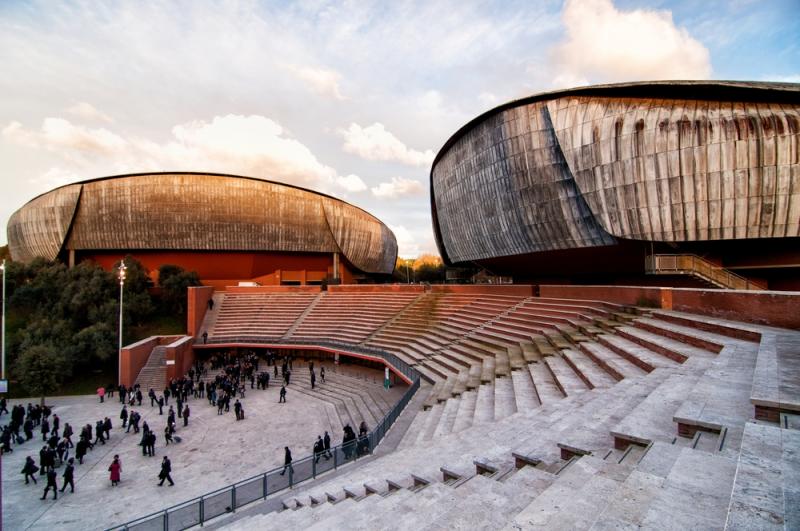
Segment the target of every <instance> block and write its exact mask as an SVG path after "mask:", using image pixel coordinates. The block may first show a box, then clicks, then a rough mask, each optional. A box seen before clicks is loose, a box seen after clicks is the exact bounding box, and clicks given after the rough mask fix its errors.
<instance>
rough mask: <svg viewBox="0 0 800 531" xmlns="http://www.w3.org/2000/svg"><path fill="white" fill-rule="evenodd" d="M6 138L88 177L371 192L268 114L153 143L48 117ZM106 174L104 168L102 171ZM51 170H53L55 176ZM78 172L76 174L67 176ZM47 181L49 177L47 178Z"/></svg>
mask: <svg viewBox="0 0 800 531" xmlns="http://www.w3.org/2000/svg"><path fill="white" fill-rule="evenodd" d="M2 134H3V137H4V138H6V139H8V140H11V141H13V142H15V143H17V144H21V145H25V146H28V147H33V148H41V149H46V150H48V151H51V152H57V153H58V154H60V155H61V156H62V158H63V159H65V160H67V161H69V162H71V163H72V164H73V166H74V168H75V169H76V170H79V171H80V172H81V173H84V174H86V173H87V172H96V173H98V174H100V175H102V174H103V173H104V172H105V173H108V171H109V168H112V170H111V171H117V172H135V171H181V170H183V171H210V172H221V173H234V174H242V175H247V176H252V177H260V178H265V179H270V180H278V181H282V182H286V183H290V184H297V185H300V186H306V187H309V188H313V189H315V190H319V191H327V192H334V191H335V190H336V188H337V187H338V188H341V189H343V190H345V191H349V192H355V191H364V190H366V188H367V186H366V184H365V183H364V182H363V181H362V180H361V179H360V178H359V177H358V176H356V175H347V176H339V175H338V174H337V172H336V170H335V169H334V168H332V167H330V166H327V165H325V164H323V163H321V162H320V161H319V160H318V159H317V158H316V156H314V154H313V153H312V152H311V150H310V149H309V148H308V147H307V146H305V145H304V144H303V143H301V142H300V141H299V140H297V139H294V138H291V137H290V136H289V135H288V134H287V133H286V131H285V130H284V128H283V127H282V126H281V125H280V124H279V123H277V122H275V121H273V120H271V119H269V118H266V117H264V116H258V115H250V116H239V115H232V114H229V115H227V116H216V117H214V119H213V120H211V121H210V122H206V121H203V120H196V121H192V122H187V123H184V124H179V125H176V126H174V127H173V128H172V138H170V139H169V140H167V141H166V142H162V143H159V142H154V141H152V140H149V139H144V138H140V137H129V138H123V137H122V136H119V135H117V134H115V133H112V132H110V131H108V130H106V129H89V128H86V127H82V126H76V125H74V124H72V123H70V122H69V121H68V120H65V119H63V118H46V119H45V120H44V122H43V124H42V128H41V130H39V131H36V130H28V129H25V128H24V127H23V126H22V125H21V124H20V123H19V122H12V123H11V124H9V125H8V126H6V127H5V128H4V129H3V131H2ZM98 168H102V169H98ZM50 171H52V170H50ZM65 171H72V170H65ZM42 179H45V180H46V179H48V177H47V175H45V176H43V177H42Z"/></svg>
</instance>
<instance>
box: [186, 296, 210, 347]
mask: <svg viewBox="0 0 800 531" xmlns="http://www.w3.org/2000/svg"><path fill="white" fill-rule="evenodd" d="M213 295H214V288H213V287H210V286H201V287H196V288H189V290H188V293H187V294H186V297H187V304H186V308H187V310H186V333H187V334H188V335H190V336H194V337H197V335H198V334H201V333H202V332H201V331H200V327H201V326H202V325H203V319H205V316H206V311H207V310H208V301H209V300H210V299H211V297H212V296H213Z"/></svg>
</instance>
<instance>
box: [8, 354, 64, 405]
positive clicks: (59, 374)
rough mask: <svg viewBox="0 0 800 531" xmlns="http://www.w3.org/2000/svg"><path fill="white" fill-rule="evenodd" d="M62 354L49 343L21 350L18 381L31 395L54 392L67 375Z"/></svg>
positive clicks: (45, 394) (43, 394)
mask: <svg viewBox="0 0 800 531" xmlns="http://www.w3.org/2000/svg"><path fill="white" fill-rule="evenodd" d="M67 369H68V363H67V360H66V358H65V357H64V355H62V354H60V353H59V351H58V350H57V349H56V348H55V347H54V346H53V345H50V344H43V345H35V346H32V347H30V348H28V349H26V350H24V351H23V352H22V355H20V357H19V360H18V361H17V372H18V374H19V375H20V383H21V384H22V386H23V387H25V389H26V390H28V391H29V392H30V393H31V394H32V395H33V396H40V397H42V399H41V403H42V405H44V399H45V396H47V395H49V394H51V393H53V392H55V391H56V390H57V389H58V386H59V385H61V382H63V381H64V378H65V377H67V376H69V374H68V370H67Z"/></svg>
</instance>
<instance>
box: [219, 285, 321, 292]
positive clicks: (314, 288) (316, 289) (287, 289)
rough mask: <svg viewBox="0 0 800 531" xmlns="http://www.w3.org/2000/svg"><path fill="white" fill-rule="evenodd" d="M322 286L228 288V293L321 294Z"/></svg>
mask: <svg viewBox="0 0 800 531" xmlns="http://www.w3.org/2000/svg"><path fill="white" fill-rule="evenodd" d="M321 289H322V287H321V286H228V289H227V290H226V291H227V292H228V293H292V292H310V293H315V292H319V291H320V290H321Z"/></svg>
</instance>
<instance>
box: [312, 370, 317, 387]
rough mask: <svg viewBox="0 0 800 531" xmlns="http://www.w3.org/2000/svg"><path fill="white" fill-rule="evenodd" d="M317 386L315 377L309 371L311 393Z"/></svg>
mask: <svg viewBox="0 0 800 531" xmlns="http://www.w3.org/2000/svg"><path fill="white" fill-rule="evenodd" d="M316 384H317V375H316V374H315V373H314V371H313V370H312V371H311V390H312V391H313V390H314V388H315V387H316Z"/></svg>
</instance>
